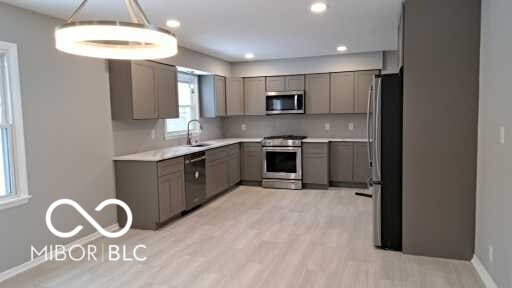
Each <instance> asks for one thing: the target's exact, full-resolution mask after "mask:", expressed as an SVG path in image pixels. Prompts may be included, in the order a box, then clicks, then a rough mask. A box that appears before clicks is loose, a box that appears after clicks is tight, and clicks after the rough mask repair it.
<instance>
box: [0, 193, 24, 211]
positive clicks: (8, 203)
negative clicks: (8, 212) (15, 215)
mask: <svg viewBox="0 0 512 288" xmlns="http://www.w3.org/2000/svg"><path fill="white" fill-rule="evenodd" d="M30 198H32V196H30V195H25V196H15V197H9V198H5V199H2V200H0V210H5V209H9V208H13V207H16V206H21V205H25V204H27V203H28V202H29V201H30Z"/></svg>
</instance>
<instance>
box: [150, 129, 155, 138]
mask: <svg viewBox="0 0 512 288" xmlns="http://www.w3.org/2000/svg"><path fill="white" fill-rule="evenodd" d="M155 137H156V131H155V129H152V130H151V139H155Z"/></svg>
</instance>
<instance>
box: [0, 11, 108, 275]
mask: <svg viewBox="0 0 512 288" xmlns="http://www.w3.org/2000/svg"><path fill="white" fill-rule="evenodd" d="M59 24H61V21H60V20H56V19H53V18H50V17H47V16H43V15H40V14H36V13H32V12H29V11H26V10H22V9H19V8H14V7H11V6H8V5H6V4H3V3H0V40H1V41H7V42H12V43H16V44H17V45H18V56H19V63H20V67H19V68H20V77H21V97H22V103H23V105H22V107H23V114H24V115H23V116H24V117H23V118H24V126H25V143H26V156H27V168H28V186H29V192H30V194H31V195H32V199H31V200H30V202H29V203H28V204H27V205H23V206H19V207H15V208H10V209H7V210H2V211H0V231H1V232H0V235H1V236H0V238H1V239H2V245H0V271H4V270H7V269H8V268H10V267H13V266H17V265H19V264H22V263H24V262H26V261H28V260H30V246H31V245H34V246H35V247H37V248H38V249H40V248H41V247H42V246H43V245H47V244H63V242H70V241H72V240H74V239H68V240H63V239H60V238H56V237H55V236H53V234H51V233H50V232H49V231H48V229H47V227H46V224H45V221H44V218H45V213H46V209H47V208H48V206H49V205H50V203H52V202H53V201H55V200H57V199H60V198H70V199H73V200H75V201H77V202H78V203H79V204H80V205H81V206H82V207H84V209H85V210H87V211H88V212H89V213H91V215H94V218H95V219H96V221H98V222H99V223H100V224H101V225H103V226H108V225H111V224H114V223H115V222H116V215H115V210H114V209H115V208H114V207H107V208H105V209H104V210H103V211H101V212H95V211H94V207H96V206H97V205H98V204H99V203H100V202H101V201H103V200H105V199H108V198H113V197H115V192H114V191H115V189H114V173H113V164H112V161H111V157H112V128H111V121H110V105H109V88H108V74H107V67H106V65H105V62H104V61H100V60H92V59H88V58H83V57H75V56H70V55H66V54H63V53H61V52H58V51H57V50H56V49H55V47H54V40H53V31H54V28H55V26H56V25H59ZM55 212H56V213H55V214H54V217H53V220H54V223H55V225H56V226H57V227H58V228H60V229H62V230H64V231H69V230H71V229H72V228H74V227H75V226H76V225H79V224H82V225H83V226H84V229H83V231H82V232H81V233H80V234H79V235H78V236H77V237H76V238H78V237H83V236H84V235H87V234H90V233H92V232H95V231H96V230H95V229H94V228H92V227H91V225H89V224H86V223H84V219H83V217H82V216H80V214H79V213H77V212H76V211H74V210H73V209H67V208H66V207H61V208H58V209H57V210H56V211H55Z"/></svg>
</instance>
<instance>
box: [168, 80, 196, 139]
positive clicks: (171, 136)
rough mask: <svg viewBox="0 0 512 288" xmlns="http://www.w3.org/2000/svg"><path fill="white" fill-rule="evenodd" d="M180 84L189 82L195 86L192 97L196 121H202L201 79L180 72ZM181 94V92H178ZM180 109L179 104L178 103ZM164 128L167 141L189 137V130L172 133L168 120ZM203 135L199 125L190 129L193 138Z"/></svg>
mask: <svg viewBox="0 0 512 288" xmlns="http://www.w3.org/2000/svg"><path fill="white" fill-rule="evenodd" d="M179 82H188V83H191V84H194V87H195V91H194V92H195V93H194V94H193V96H192V103H193V104H192V105H193V106H194V110H195V115H196V118H194V119H197V120H199V119H200V114H199V113H200V111H199V110H200V109H199V105H200V104H199V87H198V86H199V77H198V76H197V75H194V74H189V73H184V72H178V83H179ZM178 93H179V91H178ZM178 101H179V96H178ZM178 107H179V103H178ZM178 111H179V108H178ZM164 128H165V139H166V140H170V139H179V138H184V137H186V136H187V130H186V129H185V130H180V131H173V132H170V131H169V129H168V127H167V120H165V125H164ZM200 134H201V130H200V129H199V125H194V126H193V127H192V128H191V129H190V135H191V136H194V137H197V136H199V135H200Z"/></svg>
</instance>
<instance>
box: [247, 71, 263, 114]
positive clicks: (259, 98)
mask: <svg viewBox="0 0 512 288" xmlns="http://www.w3.org/2000/svg"><path fill="white" fill-rule="evenodd" d="M243 85H244V104H245V114H246V115H265V77H254V78H244V84H243Z"/></svg>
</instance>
